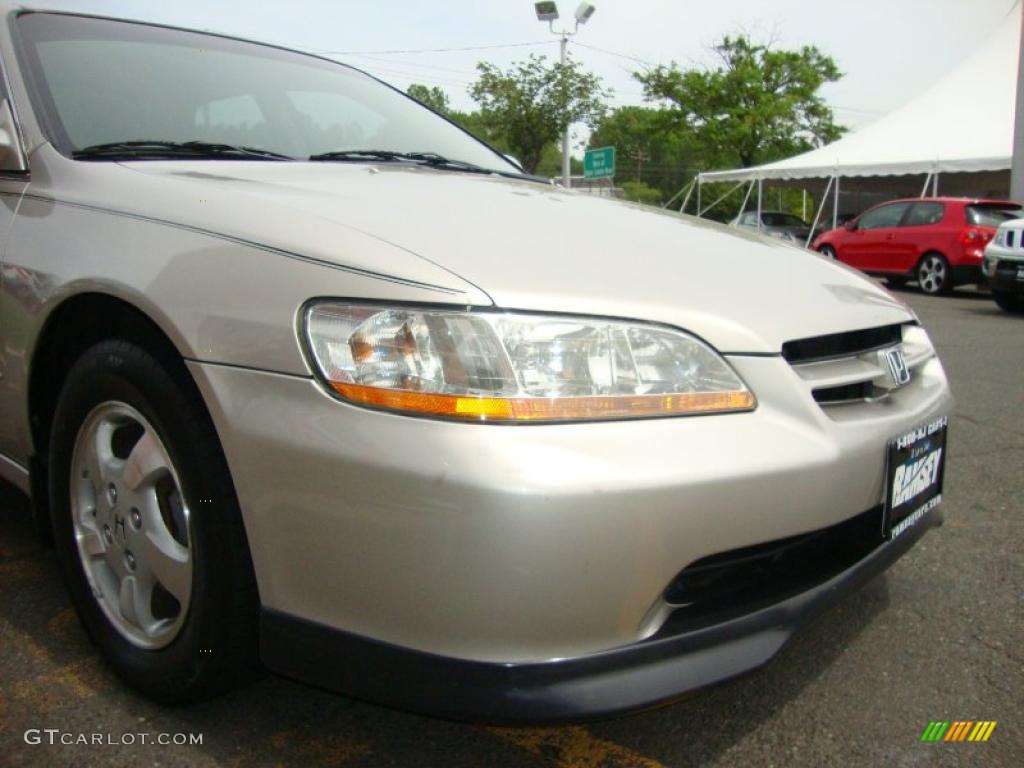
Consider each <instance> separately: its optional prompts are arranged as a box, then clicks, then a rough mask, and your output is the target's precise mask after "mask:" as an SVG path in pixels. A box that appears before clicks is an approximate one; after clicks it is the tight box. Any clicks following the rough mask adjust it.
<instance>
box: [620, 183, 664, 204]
mask: <svg viewBox="0 0 1024 768" xmlns="http://www.w3.org/2000/svg"><path fill="white" fill-rule="evenodd" d="M622 194H623V197H624V198H625V199H626V200H630V201H632V202H634V203H647V204H648V205H660V204H661V192H660V191H659V190H657V189H655V188H654V187H652V186H650V185H648V184H644V183H643V182H642V181H624V182H623V183H622Z"/></svg>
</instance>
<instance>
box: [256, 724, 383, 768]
mask: <svg viewBox="0 0 1024 768" xmlns="http://www.w3.org/2000/svg"><path fill="white" fill-rule="evenodd" d="M270 745H271V749H273V750H275V751H276V750H280V751H281V752H282V753H284V754H286V755H287V757H288V760H289V761H294V762H295V763H296V764H298V765H316V766H324V768H335V766H339V765H345V764H346V763H348V762H351V761H352V760H355V759H357V758H360V757H363V756H364V755H368V754H370V753H371V752H372V751H373V749H372V745H371V744H369V743H368V742H364V741H357V740H355V739H351V738H349V737H348V736H344V735H337V736H335V735H328V736H310V735H309V733H308V732H302V731H297V730H290V731H277V732H276V733H274V734H273V735H272V736H271V737H270ZM265 758H266V750H260V751H258V752H255V753H253V754H252V755H251V758H247V759H243V760H242V762H241V765H243V766H244V765H246V763H247V762H248V759H253V760H258V762H259V763H261V764H262V763H263V761H264V760H265Z"/></svg>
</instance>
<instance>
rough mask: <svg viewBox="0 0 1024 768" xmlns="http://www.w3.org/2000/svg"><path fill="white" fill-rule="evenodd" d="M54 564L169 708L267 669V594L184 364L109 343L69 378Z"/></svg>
mask: <svg viewBox="0 0 1024 768" xmlns="http://www.w3.org/2000/svg"><path fill="white" fill-rule="evenodd" d="M50 509H51V515H52V523H53V529H54V538H55V543H56V549H57V557H58V560H59V561H60V565H61V569H62V571H63V573H64V576H65V580H66V581H67V583H68V586H69V589H70V592H71V597H72V601H73V603H74V605H75V608H76V610H77V612H78V615H79V617H80V618H81V620H82V623H83V624H84V625H85V628H86V630H87V631H88V633H89V635H90V637H91V638H92V639H93V641H94V642H95V643H96V645H97V646H98V647H99V649H100V651H101V653H102V654H103V656H104V657H105V658H106V660H107V661H108V662H109V663H110V665H111V666H112V667H113V668H114V670H115V671H116V672H117V673H118V674H119V675H120V676H121V677H122V678H123V679H124V680H125V681H126V682H128V683H129V684H130V685H131V686H133V687H134V688H136V689H138V690H140V691H142V692H143V693H145V694H147V695H149V696H150V697H152V698H154V699H156V700H157V701H160V702H164V703H184V702H190V701H196V700H200V699H203V698H207V697H209V696H211V695H214V694H216V693H220V692H222V691H224V690H227V689H228V688H231V687H233V686H234V685H235V684H237V683H239V682H242V681H243V680H244V679H246V678H248V677H249V676H250V675H251V673H252V672H253V671H255V670H256V669H257V668H258V665H257V662H256V659H257V645H256V637H257V617H258V605H259V601H258V597H257V593H256V588H255V580H254V578H253V574H252V565H251V562H250V560H249V554H248V543H247V541H246V538H245V534H244V531H243V529H242V524H241V518H240V515H239V511H238V505H237V501H236V500H235V495H234V490H233V487H232V484H231V480H230V476H229V475H228V471H227V465H226V461H225V459H224V456H223V454H222V453H221V450H220V447H219V442H218V441H217V437H216V434H215V432H214V429H213V426H212V423H211V422H210V418H209V415H208V414H207V413H206V410H205V407H204V405H203V403H202V400H201V398H200V396H199V393H198V391H197V390H196V389H195V386H194V384H193V383H192V381H191V378H190V377H189V375H188V372H187V370H186V369H185V368H184V366H183V365H181V363H180V361H174V360H163V361H161V360H158V359H157V358H156V357H154V356H152V355H151V354H149V353H148V352H146V351H145V350H143V349H141V348H140V347H138V346H135V345H134V344H130V343H127V342H123V341H107V342H103V343H100V344H97V345H96V346H94V347H92V348H91V349H89V350H88V351H87V352H86V353H85V354H84V355H83V356H82V357H81V358H80V359H79V360H78V362H76V363H75V365H74V366H73V367H72V369H71V371H70V373H69V374H68V376H67V379H66V382H65V384H64V387H63V389H62V391H61V394H60V398H59V400H58V404H57V408H56V411H55V413H54V421H53V429H52V432H51V440H50Z"/></svg>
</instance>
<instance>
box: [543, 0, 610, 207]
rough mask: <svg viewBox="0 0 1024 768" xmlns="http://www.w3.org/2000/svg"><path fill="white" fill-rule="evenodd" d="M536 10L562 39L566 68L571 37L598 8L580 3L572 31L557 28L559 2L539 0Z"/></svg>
mask: <svg viewBox="0 0 1024 768" xmlns="http://www.w3.org/2000/svg"><path fill="white" fill-rule="evenodd" d="M533 7H534V10H536V12H537V19H538V21H546V22H547V23H548V29H550V30H551V34H553V35H558V36H559V37H560V38H562V39H561V41H560V42H561V57H560V61H561V63H562V69H563V71H564V70H565V65H566V64H568V63H569V38H570V37H572V36H573V35H575V34H576V33H577V32H579V31H580V24H586V23H587V22H588V21H589V20H590V17H591V16H593V15H594V11H595V10H596V8H595V7H594V6H593V5H591V4H590V3H586V2H584V3H580V7H579V8H577V9H576V24H575V26H573V28H572V32H570V31H569V30H567V29H564V30H562V31H561V32H557V31H556V30H555V21H557V20H558V4H557V3H554V2H551V1H550V0H547V1H546V2H539V3H534V4H533ZM570 127H571V126H570V125H569V124H568V123H566V126H565V132H564V133H563V134H562V186H563V187H565V188H566V189H571V188H572V175H571V174H572V163H571V159H570V157H569V128H570Z"/></svg>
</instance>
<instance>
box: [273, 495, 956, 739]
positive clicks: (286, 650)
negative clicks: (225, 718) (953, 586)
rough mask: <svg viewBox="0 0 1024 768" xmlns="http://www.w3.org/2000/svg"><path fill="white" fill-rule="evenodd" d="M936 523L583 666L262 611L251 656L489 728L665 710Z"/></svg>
mask: <svg viewBox="0 0 1024 768" xmlns="http://www.w3.org/2000/svg"><path fill="white" fill-rule="evenodd" d="M941 522H942V516H941V511H940V510H939V509H935V510H933V511H932V512H930V513H928V514H927V515H926V516H925V517H924V518H922V519H921V520H920V521H919V522H918V523H917V524H916V525H914V526H913V527H911V528H909V529H908V530H907V531H906V532H905V533H903V534H902V535H900V536H899V537H897V538H896V539H895V540H892V541H887V542H885V543H884V544H882V545H881V546H879V547H878V548H876V549H875V550H874V551H873V552H872V553H871V554H870V555H868V556H867V557H865V558H864V559H863V560H861V561H860V562H858V563H857V564H856V565H853V566H852V567H850V568H848V569H847V570H845V571H843V572H842V573H840V574H839V575H837V576H835V577H834V578H832V579H830V580H828V581H826V582H824V583H822V584H819V585H818V586H816V587H814V588H812V589H809V590H807V591H806V592H802V593H800V594H798V595H795V596H793V597H791V598H789V599H787V600H785V601H782V602H779V603H776V604H774V605H771V606H769V607H767V608H763V609H761V610H759V611H756V612H754V613H750V614H747V615H745V616H740V617H738V618H735V619H731V620H729V621H725V622H722V623H720V624H715V625H713V626H709V627H704V628H701V629H695V630H690V631H685V632H682V633H679V634H675V635H671V636H668V637H662V636H660V635H656V636H655V637H653V638H651V639H649V640H646V641H643V642H639V643H636V644H634V645H630V646H626V647H624V648H616V649H613V650H609V651H604V652H601V653H595V654H592V655H589V656H582V657H578V658H572V659H566V660H564V661H557V662H538V663H525V664H512V663H508V664H505V663H499V662H483V661H471V660H467V659H459V658H452V657H447V656H438V655H435V654H431V653H426V652H423V651H416V650H412V649H409V648H402V647H399V646H395V645H390V644H388V643H384V642H381V641H379V640H373V639H370V638H367V637H361V636H359V635H354V634H351V633H348V632H343V631H341V630H336V629H332V628H330V627H327V626H324V625H322V624H316V623H313V622H310V621H306V620H303V619H300V618H297V617H295V616H290V615H288V614H286V613H282V612H280V611H276V610H272V609H268V608H264V609H263V611H262V613H261V617H260V652H261V655H262V657H263V661H264V663H265V664H266V665H267V666H268V667H270V669H272V670H274V671H275V672H279V673H281V674H284V675H288V676H289V677H294V678H297V679H299V680H302V681H304V682H306V683H309V684H311V685H316V686H320V687H323V688H328V689H331V690H335V691H339V692H341V693H344V694H347V695H351V696H355V697H357V698H361V699H368V700H370V701H375V702H378V703H382V704H387V705H390V706H395V707H398V708H400V709H407V710H412V711H415V712H422V713H426V714H431V715H436V716H440V717H446V718H452V719H458V720H474V721H481V720H482V721H489V722H552V721H564V720H581V719H585V718H595V717H604V716H608V715H614V714H620V713H623V712H630V711H634V710H638V709H643V708H647V707H651V706H654V705H658V704H665V703H669V702H671V701H672V700H674V699H677V698H680V697H681V696H683V695H684V694H686V693H688V692H690V691H693V690H696V689H699V688H703V687H705V686H708V685H712V684H714V683H718V682H722V681H724V680H727V679H729V678H731V677H735V676H737V675H741V674H744V673H747V672H750V671H752V670H754V669H756V668H758V667H760V666H763V665H764V664H767V663H768V662H769V661H771V659H772V658H773V657H774V656H775V655H776V654H777V653H778V652H779V650H780V649H781V648H782V646H783V645H784V644H785V643H786V642H787V641H788V640H789V638H790V637H791V636H792V635H793V634H794V633H795V632H796V631H797V629H798V628H799V627H800V626H802V625H803V624H805V623H806V622H807V621H809V620H810V619H811V618H812V617H814V616H815V615H817V614H819V613H821V612H822V611H823V610H825V609H826V608H828V607H829V606H831V605H833V604H834V603H835V602H837V601H838V600H839V599H840V598H842V597H844V596H846V595H847V594H850V593H851V592H853V591H854V590H856V589H857V588H859V587H860V586H861V585H863V584H864V583H865V582H867V581H868V580H870V579H872V578H873V577H875V576H876V575H878V574H879V573H881V572H882V571H884V570H885V569H886V568H888V567H889V566H890V565H892V563H894V562H895V561H896V560H897V559H899V558H900V557H901V556H902V555H903V554H904V553H905V552H906V551H907V550H909V549H910V548H911V547H912V546H913V545H914V543H915V542H916V541H917V540H918V539H920V538H921V537H922V536H923V535H924V534H925V532H926V531H927V530H928V529H930V528H931V527H932V526H934V525H938V524H940V523H941Z"/></svg>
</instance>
